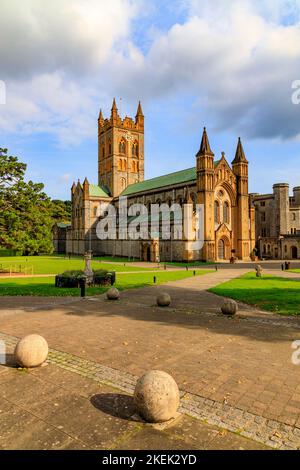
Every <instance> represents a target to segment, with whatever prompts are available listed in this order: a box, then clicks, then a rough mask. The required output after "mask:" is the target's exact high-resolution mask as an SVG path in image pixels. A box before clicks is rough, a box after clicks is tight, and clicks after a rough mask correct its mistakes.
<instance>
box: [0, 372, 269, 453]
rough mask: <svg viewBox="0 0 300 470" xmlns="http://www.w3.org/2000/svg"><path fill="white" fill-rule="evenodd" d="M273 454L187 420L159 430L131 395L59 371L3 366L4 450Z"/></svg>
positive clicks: (0, 431) (0, 441)
mask: <svg viewBox="0 0 300 470" xmlns="http://www.w3.org/2000/svg"><path fill="white" fill-rule="evenodd" d="M4 449H5V450H13V449H36V450H37V449H39V450H44V449H49V450H60V449H64V450H73V449H76V450H88V449H93V450H101V449H105V450H110V449H118V450H127V449H144V450H151V449H155V450H156V449H158V450H159V449H166V450H173V449H176V450H195V449H240V450H246V449H249V450H251V449H268V447H266V446H264V445H262V444H259V443H256V442H254V441H252V440H249V439H247V438H245V437H243V436H239V435H237V434H234V433H231V432H228V431H227V432H226V430H224V429H220V428H219V427H217V426H214V425H209V424H207V423H204V422H201V421H200V420H199V419H193V418H192V417H189V416H187V415H181V417H180V418H179V419H178V420H176V421H175V422H174V423H173V425H172V426H168V427H165V428H164V429H157V426H151V425H148V424H146V423H143V422H141V421H138V420H137V419H136V417H135V409H134V405H133V400H132V397H131V396H130V395H128V394H127V393H126V394H125V393H120V391H118V390H116V389H115V388H112V387H109V386H107V385H103V384H102V383H99V382H98V381H97V382H96V381H94V380H92V379H89V378H87V377H85V376H80V375H79V374H78V372H77V373H74V372H70V371H69V370H66V369H64V368H62V367H57V365H54V364H50V365H48V366H47V367H40V368H37V369H33V370H30V371H26V372H24V371H23V370H19V369H15V368H11V367H4V366H0V450H4Z"/></svg>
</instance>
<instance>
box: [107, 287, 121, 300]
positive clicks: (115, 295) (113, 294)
mask: <svg viewBox="0 0 300 470" xmlns="http://www.w3.org/2000/svg"><path fill="white" fill-rule="evenodd" d="M106 297H107V298H108V300H118V299H119V298H120V292H119V291H118V289H116V288H115V287H111V288H110V289H109V290H108V291H107V292H106Z"/></svg>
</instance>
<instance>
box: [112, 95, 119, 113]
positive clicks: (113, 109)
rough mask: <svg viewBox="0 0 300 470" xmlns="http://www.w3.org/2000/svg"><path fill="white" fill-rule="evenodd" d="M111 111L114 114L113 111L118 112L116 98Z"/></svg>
mask: <svg viewBox="0 0 300 470" xmlns="http://www.w3.org/2000/svg"><path fill="white" fill-rule="evenodd" d="M111 110H112V112H113V111H118V108H117V104H116V98H114V100H113V104H112V108H111Z"/></svg>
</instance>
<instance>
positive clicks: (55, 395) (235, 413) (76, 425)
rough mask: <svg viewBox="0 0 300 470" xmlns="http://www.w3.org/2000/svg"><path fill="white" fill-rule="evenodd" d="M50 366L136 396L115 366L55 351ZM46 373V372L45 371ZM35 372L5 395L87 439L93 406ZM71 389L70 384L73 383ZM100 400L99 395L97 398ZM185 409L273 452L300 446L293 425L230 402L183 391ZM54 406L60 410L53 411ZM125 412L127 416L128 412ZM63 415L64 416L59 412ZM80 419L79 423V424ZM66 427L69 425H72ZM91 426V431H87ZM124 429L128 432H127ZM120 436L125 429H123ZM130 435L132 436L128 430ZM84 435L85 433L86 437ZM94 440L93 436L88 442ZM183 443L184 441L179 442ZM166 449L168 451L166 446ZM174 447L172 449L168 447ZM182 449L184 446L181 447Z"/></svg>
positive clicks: (132, 379) (12, 382) (13, 381)
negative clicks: (27, 392) (221, 401)
mask: <svg viewBox="0 0 300 470" xmlns="http://www.w3.org/2000/svg"><path fill="white" fill-rule="evenodd" d="M0 339H1V340H4V341H5V342H6V344H7V347H8V348H9V349H10V350H12V349H13V348H14V346H15V344H16V343H17V341H18V338H15V337H12V336H8V335H5V334H3V333H0ZM48 362H49V363H51V364H54V365H56V366H58V367H60V368H62V369H64V370H65V371H68V372H72V373H75V374H78V375H80V376H81V377H84V378H87V379H89V380H92V381H94V382H97V383H99V384H102V385H103V384H105V385H108V386H113V387H114V388H116V389H119V390H122V391H124V392H126V393H130V394H133V392H134V387H135V384H136V381H137V379H138V377H136V376H134V375H132V374H128V373H125V372H122V371H119V370H115V369H112V368H109V367H104V366H102V365H101V364H98V363H96V362H94V361H88V360H85V359H82V358H80V357H76V356H74V355H71V354H67V353H62V352H61V351H56V350H53V349H50V351H49V356H48ZM40 370H41V372H40ZM31 372H32V373H31V374H30V376H29V375H27V376H26V374H25V376H24V373H19V377H13V378H12V377H10V376H9V374H6V377H5V380H4V383H2V387H1V395H2V397H3V398H5V399H6V400H9V401H12V402H14V403H16V404H17V405H18V406H24V407H26V409H27V410H29V411H31V412H34V414H35V415H37V416H39V417H40V418H43V419H47V421H48V422H49V423H50V424H52V425H55V426H56V427H57V426H59V427H61V426H62V427H64V429H65V430H66V431H67V432H68V433H71V434H72V433H74V432H75V433H76V432H77V433H78V432H79V431H80V430H81V429H82V428H84V431H83V433H84V434H85V435H86V434H88V435H89V436H90V434H89V433H87V429H90V414H89V406H88V405H87V403H86V401H85V400H84V398H86V397H82V398H80V397H78V395H77V393H78V392H77V393H74V387H73V385H74V384H73V383H72V384H71V386H70V395H69V396H68V400H67V401H65V400H64V397H63V396H60V393H59V392H60V391H61V385H62V384H64V382H63V381H62V383H61V384H60V385H58V383H56V382H55V383H49V384H48V386H47V388H45V387H44V383H43V382H41V381H40V376H41V375H42V374H43V372H44V370H43V368H42V369H35V370H33V371H31ZM35 373H38V377H34V378H33V377H32V375H34V374H35ZM45 373H46V375H47V376H48V378H50V379H51V378H52V379H53V377H51V376H50V377H49V372H48V370H47V369H46V372H45ZM69 385H70V384H69ZM28 388H31V389H32V388H33V392H32V391H31V393H30V394H29V395H26V394H25V395H24V393H23V391H24V390H25V391H26V390H27V389H28ZM97 396H98V395H96V397H97ZM180 396H181V405H180V408H179V411H180V412H181V413H184V414H187V415H189V416H192V417H194V418H197V419H200V420H201V421H203V422H205V423H207V424H209V425H215V426H218V427H220V428H223V429H226V430H227V431H231V432H234V433H238V434H239V435H241V436H243V437H246V438H250V439H253V440H254V441H256V442H259V443H262V444H266V445H267V446H269V447H273V448H279V449H297V448H298V447H300V429H298V428H295V427H293V426H288V425H284V424H282V423H280V422H278V421H274V420H268V419H266V418H263V417H261V416H259V415H255V414H253V413H248V412H246V411H245V410H243V409H242V408H235V407H233V406H230V405H228V404H227V403H226V402H224V403H218V402H216V401H214V400H210V399H208V398H205V397H201V396H197V395H194V394H191V393H188V392H186V391H185V390H181V392H180ZM40 399H42V400H43V401H47V402H48V401H50V405H49V406H47V405H46V406H45V404H44V402H43V403H42V405H40V406H37V405H36V403H38V402H39V401H40ZM53 402H54V405H55V407H56V408H54V411H53ZM94 404H95V406H97V400H96V399H95V398H94ZM125 405H126V404H125V403H123V406H122V407H121V408H122V411H120V412H119V414H120V413H123V415H124V413H125V416H123V417H126V418H129V417H130V416H132V415H133V414H134V409H133V408H132V405H129V411H128V413H127V414H126V406H125ZM124 409H125V411H124ZM58 410H61V412H60V413H59V414H58V413H57V411H58ZM78 418H80V419H79V421H78ZM64 423H67V424H66V425H65V424H64ZM93 426H94V427H92V428H91V429H90V432H91V433H92V435H93V437H92V438H91V439H92V440H93V442H94V439H95V436H94V434H95V433H96V434H97V427H98V426H96V428H95V425H93ZM85 427H86V428H85ZM121 429H123V428H122V427H121ZM118 431H120V426H119V427H118ZM110 432H112V433H114V434H115V433H116V432H117V430H116V429H114V428H113V429H110ZM126 432H127V431H126ZM80 436H81V434H80ZM85 439H87V437H86V438H85ZM88 439H90V437H88ZM101 439H102V440H101V443H102V445H108V443H106V444H105V442H106V441H105V442H104V440H103V437H102V438H101ZM176 439H180V436H178V437H176ZM160 448H163V447H160ZM168 448H169V447H168ZM178 448H179V449H181V448H183V447H180V446H179V447H178Z"/></svg>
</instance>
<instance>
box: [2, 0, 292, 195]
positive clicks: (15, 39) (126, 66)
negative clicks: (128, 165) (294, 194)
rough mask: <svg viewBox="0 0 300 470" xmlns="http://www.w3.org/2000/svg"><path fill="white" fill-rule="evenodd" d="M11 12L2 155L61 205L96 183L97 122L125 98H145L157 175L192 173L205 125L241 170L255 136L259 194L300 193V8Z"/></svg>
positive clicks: (234, 5)
mask: <svg viewBox="0 0 300 470" xmlns="http://www.w3.org/2000/svg"><path fill="white" fill-rule="evenodd" d="M212 3H213V6H212ZM1 10H2V11H1V18H0V64H1V69H0V80H3V81H4V82H5V84H6V91H7V96H6V104H0V146H2V147H7V148H8V149H9V151H10V153H11V154H14V155H18V156H19V157H20V159H21V160H23V161H25V162H26V163H27V164H28V177H29V178H32V179H33V180H34V181H42V182H44V184H45V188H46V191H47V193H48V194H49V195H50V196H51V197H53V198H63V199H66V198H69V195H70V186H71V184H72V182H73V180H75V181H77V179H78V178H80V179H81V180H83V179H84V177H85V176H87V177H88V178H89V180H90V182H97V118H98V113H99V108H100V107H102V109H103V112H104V115H105V116H108V115H109V113H110V108H111V103H112V99H113V97H114V96H115V97H116V100H117V104H118V106H119V108H120V107H121V110H122V115H123V116H124V115H125V114H128V115H130V116H134V115H135V112H136V107H137V103H138V100H139V99H141V101H142V105H143V111H144V114H145V167H146V178H150V177H153V176H156V175H160V174H163V173H169V172H171V171H176V170H179V169H183V168H187V167H191V166H193V165H194V164H195V154H196V152H197V150H198V148H199V144H200V140H201V134H202V129H203V126H206V127H207V129H208V133H209V138H210V143H211V147H212V149H213V151H214V152H215V155H216V158H219V156H220V154H221V151H225V153H226V156H227V159H228V161H229V162H231V161H232V159H233V157H234V152H235V147H236V143H237V138H238V137H239V136H241V137H242V140H243V144H244V148H245V152H246V154H247V158H248V160H249V162H250V167H249V171H250V191H252V192H270V191H271V190H272V185H273V184H274V183H276V182H289V183H290V185H291V188H292V187H293V186H296V185H297V186H299V185H300V168H299V156H300V155H299V153H300V152H299V150H300V130H299V126H300V105H298V106H296V105H294V104H293V103H292V100H291V95H292V89H291V86H292V82H293V81H294V80H297V79H300V22H299V19H300V2H299V1H298V0H295V1H292V0H272V1H269V0H262V1H256V0H252V1H251V2H249V1H247V0H244V1H243V0H239V1H237V0H226V1H225V0H223V1H221V0H215V2H209V1H208V0H173V1H167V0H166V1H163V0H161V1H158V0H152V1H151V2H149V1H148V2H146V1H144V0H132V1H131V0H111V1H110V2H107V1H104V0H88V1H85V0H53V1H52V2H51V3H50V4H48V3H47V4H45V2H42V1H41V0H23V1H22V4H20V2H18V1H17V0H2V1H1ZM57 12H60V15H58V14H57ZM120 97H122V105H120Z"/></svg>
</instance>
